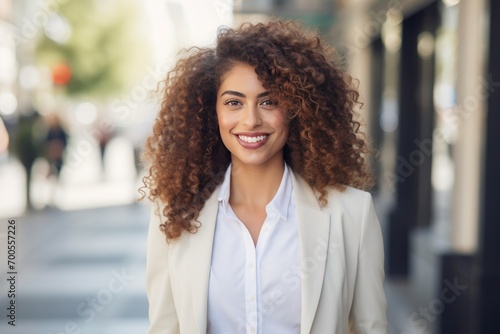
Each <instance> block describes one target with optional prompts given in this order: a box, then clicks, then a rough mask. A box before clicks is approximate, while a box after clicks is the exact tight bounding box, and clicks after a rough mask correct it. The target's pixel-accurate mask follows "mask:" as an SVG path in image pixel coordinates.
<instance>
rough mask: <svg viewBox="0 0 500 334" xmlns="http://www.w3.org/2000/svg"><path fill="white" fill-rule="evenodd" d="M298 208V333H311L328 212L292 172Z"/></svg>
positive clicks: (326, 242) (327, 232)
mask: <svg viewBox="0 0 500 334" xmlns="http://www.w3.org/2000/svg"><path fill="white" fill-rule="evenodd" d="M292 181H293V195H294V196H295V203H296V207H297V222H298V228H299V239H300V240H299V242H300V265H301V272H302V276H301V284H302V286H301V289H302V295H301V296H302V302H301V307H302V311H301V326H300V327H301V330H300V332H301V333H310V331H311V327H312V324H313V321H314V316H315V314H316V310H317V307H318V303H319V299H320V296H321V290H322V287H323V279H324V274H325V266H326V261H327V256H328V254H327V253H328V252H329V245H330V240H329V235H330V215H329V214H328V213H326V212H323V211H321V207H320V205H319V202H318V199H317V197H316V195H315V194H314V192H313V190H312V188H311V187H310V186H309V185H308V184H307V183H306V182H305V181H304V180H303V179H301V178H299V177H298V176H296V175H295V174H294V173H292Z"/></svg>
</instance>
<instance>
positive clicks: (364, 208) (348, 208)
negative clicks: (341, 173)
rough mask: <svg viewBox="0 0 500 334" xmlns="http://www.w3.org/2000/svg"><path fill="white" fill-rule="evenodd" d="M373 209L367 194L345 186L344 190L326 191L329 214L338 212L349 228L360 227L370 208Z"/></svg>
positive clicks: (370, 197)
mask: <svg viewBox="0 0 500 334" xmlns="http://www.w3.org/2000/svg"><path fill="white" fill-rule="evenodd" d="M371 207H373V201H372V196H371V194H370V193H369V192H367V191H364V190H361V189H357V188H353V187H349V186H346V188H345V189H344V190H338V189H335V188H331V189H329V191H328V204H327V208H328V210H329V211H330V212H333V211H340V212H341V214H342V217H343V219H344V220H345V221H346V222H347V223H348V225H350V226H351V227H354V226H358V227H359V228H361V227H362V224H363V221H364V220H365V219H366V216H367V215H368V212H369V211H370V208H371Z"/></svg>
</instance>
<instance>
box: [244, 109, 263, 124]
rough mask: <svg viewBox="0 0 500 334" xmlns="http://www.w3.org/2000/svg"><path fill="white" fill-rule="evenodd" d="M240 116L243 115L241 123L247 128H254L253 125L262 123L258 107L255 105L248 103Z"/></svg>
mask: <svg viewBox="0 0 500 334" xmlns="http://www.w3.org/2000/svg"><path fill="white" fill-rule="evenodd" d="M242 116H243V125H245V126H247V127H249V128H254V127H256V126H258V125H261V124H262V119H261V116H260V113H259V109H258V107H257V106H251V105H249V106H248V107H247V108H245V110H244V111H243V115H242Z"/></svg>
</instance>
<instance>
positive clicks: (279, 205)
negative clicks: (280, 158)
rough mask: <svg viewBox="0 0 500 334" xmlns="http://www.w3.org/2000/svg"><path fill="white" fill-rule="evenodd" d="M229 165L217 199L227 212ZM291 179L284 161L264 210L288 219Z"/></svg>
mask: <svg viewBox="0 0 500 334" xmlns="http://www.w3.org/2000/svg"><path fill="white" fill-rule="evenodd" d="M231 166H232V165H229V167H228V168H227V170H226V174H225V175H224V181H223V182H222V185H221V187H220V189H219V194H218V197H217V198H218V200H219V202H220V203H222V206H223V208H224V210H225V211H226V212H227V208H228V207H229V192H230V185H231ZM292 188H293V186H292V179H291V175H290V170H289V167H288V165H287V164H286V163H285V168H284V172H283V177H282V178H281V183H280V186H279V188H278V191H277V192H276V195H274V197H273V199H272V200H271V202H269V204H267V205H266V211H267V212H268V213H269V209H271V210H273V211H275V212H276V213H277V214H278V215H279V216H280V217H281V218H282V219H284V220H285V221H286V220H288V207H289V205H290V200H291V198H292Z"/></svg>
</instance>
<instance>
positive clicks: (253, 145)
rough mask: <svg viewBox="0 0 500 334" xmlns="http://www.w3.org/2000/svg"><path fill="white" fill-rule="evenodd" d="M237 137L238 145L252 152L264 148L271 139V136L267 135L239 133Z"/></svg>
mask: <svg viewBox="0 0 500 334" xmlns="http://www.w3.org/2000/svg"><path fill="white" fill-rule="evenodd" d="M235 136H236V139H237V140H238V143H240V145H241V146H242V147H243V148H246V149H250V150H255V149H258V148H260V147H262V146H263V145H264V144H265V143H266V142H267V140H268V139H269V134H267V133H255V134H249V133H244V134H243V133H238V134H235Z"/></svg>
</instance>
